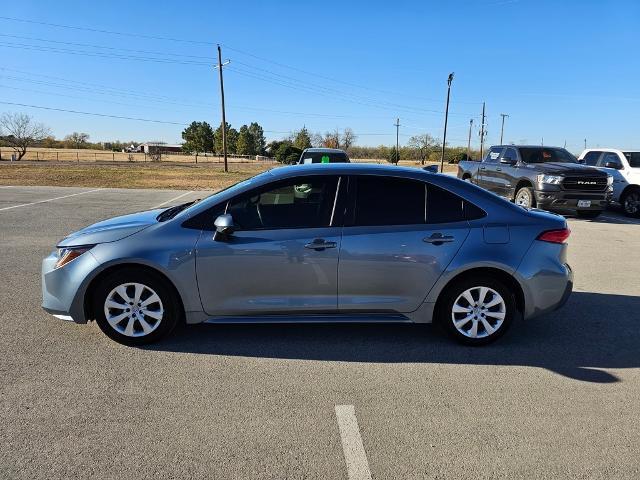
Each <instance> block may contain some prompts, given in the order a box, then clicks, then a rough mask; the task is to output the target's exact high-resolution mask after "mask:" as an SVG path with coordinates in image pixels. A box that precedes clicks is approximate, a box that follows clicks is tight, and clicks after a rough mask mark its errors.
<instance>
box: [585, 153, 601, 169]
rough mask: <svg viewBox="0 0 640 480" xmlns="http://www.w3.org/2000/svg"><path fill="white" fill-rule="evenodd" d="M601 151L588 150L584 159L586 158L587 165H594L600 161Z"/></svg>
mask: <svg viewBox="0 0 640 480" xmlns="http://www.w3.org/2000/svg"><path fill="white" fill-rule="evenodd" d="M601 153H602V152H588V153H587V154H586V155H585V156H584V158H583V159H582V160H584V163H585V165H591V166H592V167H594V166H595V165H596V163H598V159H599V158H600V154H601Z"/></svg>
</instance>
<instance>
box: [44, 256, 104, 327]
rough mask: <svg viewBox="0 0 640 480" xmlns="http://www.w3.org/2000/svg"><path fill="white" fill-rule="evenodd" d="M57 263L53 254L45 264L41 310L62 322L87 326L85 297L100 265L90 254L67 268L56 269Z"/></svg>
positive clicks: (46, 259) (67, 265) (45, 260)
mask: <svg viewBox="0 0 640 480" xmlns="http://www.w3.org/2000/svg"><path fill="white" fill-rule="evenodd" d="M57 260H58V257H57V255H56V252H52V253H51V254H50V255H49V256H48V257H46V258H45V259H44V260H43V261H42V308H43V309H44V310H45V311H46V312H48V313H50V314H52V315H53V316H55V317H56V318H59V319H61V320H68V321H73V322H75V323H86V322H87V318H86V316H85V312H84V294H85V291H86V288H87V286H88V283H89V277H90V274H91V273H92V272H94V271H95V270H96V268H97V267H98V266H99V263H98V261H97V260H96V259H95V257H94V256H93V255H92V254H91V252H90V251H89V252H86V253H84V254H83V255H80V256H79V257H78V258H76V259H75V260H72V261H71V262H69V263H68V264H66V265H65V266H64V267H60V268H55V264H56V261H57Z"/></svg>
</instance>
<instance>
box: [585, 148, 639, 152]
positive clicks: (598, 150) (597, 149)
mask: <svg viewBox="0 0 640 480" xmlns="http://www.w3.org/2000/svg"><path fill="white" fill-rule="evenodd" d="M584 152H613V153H618V152H628V153H636V152H640V150H635V149H633V148H597V147H592V148H586V149H584V150H583V153H584Z"/></svg>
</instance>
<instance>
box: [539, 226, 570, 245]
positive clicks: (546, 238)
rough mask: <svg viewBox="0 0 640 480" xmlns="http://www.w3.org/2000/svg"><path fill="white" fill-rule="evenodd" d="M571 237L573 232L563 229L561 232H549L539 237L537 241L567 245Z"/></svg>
mask: <svg viewBox="0 0 640 480" xmlns="http://www.w3.org/2000/svg"><path fill="white" fill-rule="evenodd" d="M569 235H571V230H569V229H568V228H563V229H561V230H547V231H546V232H542V233H541V234H540V235H538V238H537V240H540V241H542V242H550V243H565V242H566V241H567V238H569Z"/></svg>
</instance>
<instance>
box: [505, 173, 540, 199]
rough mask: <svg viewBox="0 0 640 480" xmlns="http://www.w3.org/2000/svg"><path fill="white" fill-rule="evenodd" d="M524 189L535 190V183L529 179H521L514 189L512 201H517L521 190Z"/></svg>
mask: <svg viewBox="0 0 640 480" xmlns="http://www.w3.org/2000/svg"><path fill="white" fill-rule="evenodd" d="M522 187H529V188H533V182H532V181H531V180H530V179H528V178H520V179H519V180H518V182H517V183H516V186H515V188H514V189H513V196H512V197H511V200H515V198H516V194H517V193H518V190H520V189H521V188H522ZM534 200H535V199H534Z"/></svg>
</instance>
